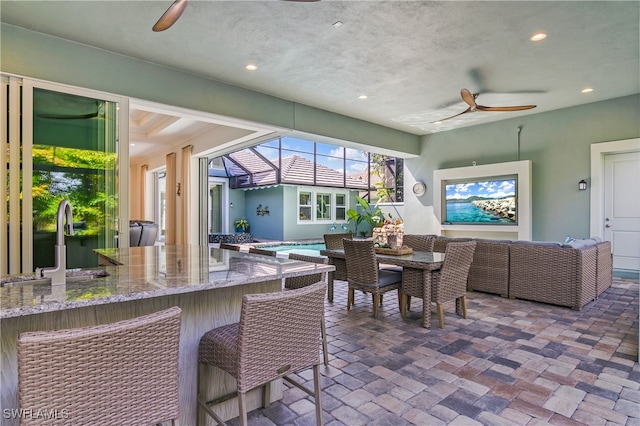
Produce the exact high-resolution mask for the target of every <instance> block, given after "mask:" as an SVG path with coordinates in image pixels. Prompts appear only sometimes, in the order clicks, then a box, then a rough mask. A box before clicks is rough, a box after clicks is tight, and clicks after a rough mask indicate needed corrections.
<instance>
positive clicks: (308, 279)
mask: <svg viewBox="0 0 640 426" xmlns="http://www.w3.org/2000/svg"><path fill="white" fill-rule="evenodd" d="M289 259H292V260H302V261H303V262H313V263H321V264H323V265H326V264H327V263H329V260H328V259H327V258H326V257H317V256H307V255H304V254H297V253H289ZM326 275H327V274H326V273H322V274H312V275H303V276H300V277H289V278H285V280H284V288H285V289H286V290H294V289H296V288H302V287H307V286H310V285H312V284H315V283H317V282H319V281H322V282H326V280H327V277H326ZM320 330H321V332H322V355H323V359H324V365H326V366H329V352H328V348H327V328H326V326H325V321H324V312H323V314H322V323H321V328H320Z"/></svg>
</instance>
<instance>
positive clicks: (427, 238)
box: [402, 234, 436, 251]
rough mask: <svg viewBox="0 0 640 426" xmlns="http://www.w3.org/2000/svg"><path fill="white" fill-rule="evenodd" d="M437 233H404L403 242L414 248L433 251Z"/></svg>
mask: <svg viewBox="0 0 640 426" xmlns="http://www.w3.org/2000/svg"><path fill="white" fill-rule="evenodd" d="M435 241H436V235H432V234H429V235H422V234H404V236H403V238H402V244H403V245H405V246H407V247H411V248H412V249H414V250H420V251H433V244H434V242H435Z"/></svg>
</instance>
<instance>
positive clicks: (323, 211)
mask: <svg viewBox="0 0 640 426" xmlns="http://www.w3.org/2000/svg"><path fill="white" fill-rule="evenodd" d="M316 220H331V194H316Z"/></svg>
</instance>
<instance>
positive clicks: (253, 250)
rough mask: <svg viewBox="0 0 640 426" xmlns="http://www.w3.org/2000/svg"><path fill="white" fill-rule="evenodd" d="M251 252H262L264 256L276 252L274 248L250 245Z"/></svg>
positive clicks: (272, 254) (273, 254)
mask: <svg viewBox="0 0 640 426" xmlns="http://www.w3.org/2000/svg"><path fill="white" fill-rule="evenodd" d="M249 253H254V254H262V255H264V256H275V255H276V252H275V251H273V250H267V249H263V248H259V247H249Z"/></svg>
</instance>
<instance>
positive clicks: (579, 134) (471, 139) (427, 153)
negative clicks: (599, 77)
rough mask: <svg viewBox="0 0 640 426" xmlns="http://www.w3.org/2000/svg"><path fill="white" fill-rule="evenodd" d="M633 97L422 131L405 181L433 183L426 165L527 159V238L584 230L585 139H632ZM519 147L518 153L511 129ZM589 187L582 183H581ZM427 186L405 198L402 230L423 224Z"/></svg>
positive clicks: (638, 109) (637, 130)
mask: <svg viewBox="0 0 640 426" xmlns="http://www.w3.org/2000/svg"><path fill="white" fill-rule="evenodd" d="M639 117H640V95H633V96H627V97H622V98H617V99H611V100H607V101H602V102H595V103H591V104H585V105H580V106H576V107H572V108H566V109H560V110H556V111H549V112H544V113H540V114H534V115H528V116H524V117H519V118H514V119H510V120H505V121H500V122H495V123H489V124H484V125H477V126H472V127H466V128H462V129H458V130H452V131H449V132H442V133H436V134H432V135H427V136H424V137H423V141H422V151H421V155H420V157H418V158H412V159H407V160H406V161H405V168H406V171H407V174H408V175H409V180H407V179H405V185H410V184H411V182H413V180H423V181H424V182H425V183H426V184H427V186H428V188H433V171H434V170H437V169H446V168H452V167H463V166H471V165H472V163H473V162H474V161H475V162H476V164H478V165H481V164H492V163H501V162H507V161H517V160H531V161H532V164H533V172H532V197H533V202H532V203H533V224H532V226H533V240H550V241H563V240H564V239H565V237H566V236H567V235H573V236H579V237H584V236H589V210H590V205H589V203H590V198H589V197H590V195H589V191H588V190H587V191H578V181H580V180H581V179H585V180H587V182H589V184H590V167H591V164H590V145H591V144H593V143H598V142H609V141H615V140H623V139H632V138H637V137H640V124H639V123H640V121H639ZM520 126H521V128H522V130H521V133H520V151H519V153H518V132H517V130H518V127H520ZM589 186H590V185H589ZM432 194H433V191H432V190H428V192H427V194H426V195H425V196H423V197H420V198H417V197H415V196H414V195H413V194H411V192H410V191H407V195H406V197H405V219H406V221H407V229H408V230H409V232H420V231H422V230H424V222H423V221H422V220H421V212H424V211H425V210H426V209H425V206H432V205H433V199H432Z"/></svg>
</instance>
